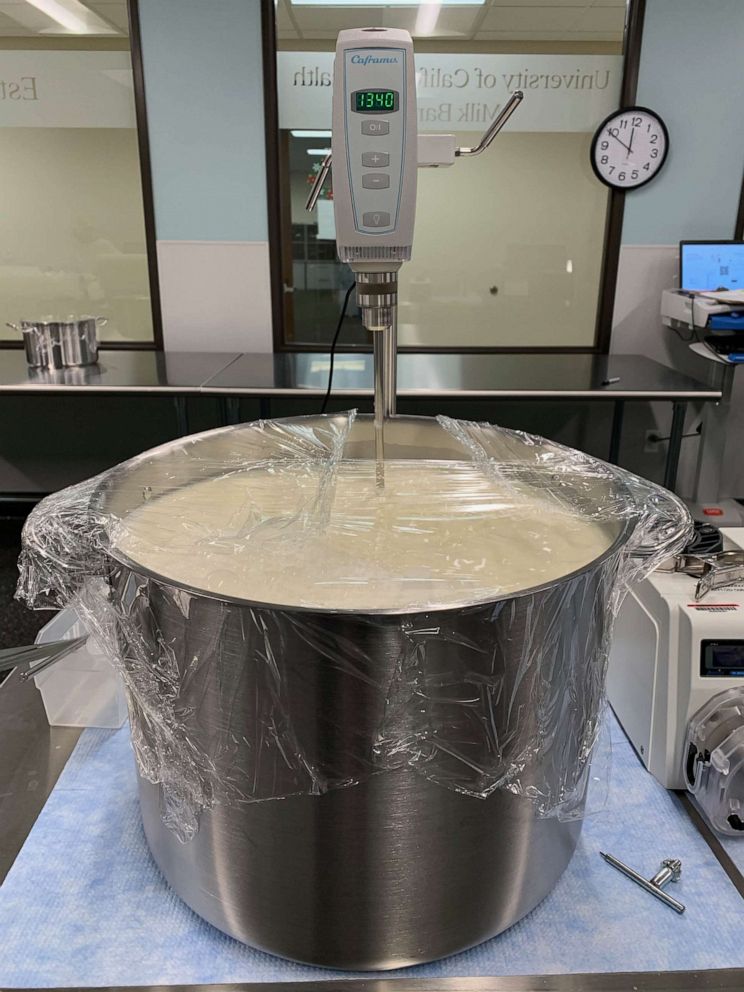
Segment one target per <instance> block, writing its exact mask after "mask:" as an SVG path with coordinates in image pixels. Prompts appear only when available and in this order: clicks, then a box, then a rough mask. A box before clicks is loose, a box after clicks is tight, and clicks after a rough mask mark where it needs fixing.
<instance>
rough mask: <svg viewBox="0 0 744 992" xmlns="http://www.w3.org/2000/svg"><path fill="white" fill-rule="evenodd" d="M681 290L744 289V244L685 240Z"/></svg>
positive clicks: (680, 273) (680, 256) (682, 250)
mask: <svg viewBox="0 0 744 992" xmlns="http://www.w3.org/2000/svg"><path fill="white" fill-rule="evenodd" d="M679 288H680V289H687V290H697V291H701V290H702V291H708V292H710V291H711V290H715V289H744V241H681V242H680V245H679Z"/></svg>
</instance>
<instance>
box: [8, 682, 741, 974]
mask: <svg viewBox="0 0 744 992" xmlns="http://www.w3.org/2000/svg"><path fill="white" fill-rule="evenodd" d="M80 733H81V731H79V730H75V729H72V728H65V727H49V725H48V724H47V721H46V716H45V713H44V709H43V706H42V703H41V696H40V695H39V693H38V691H37V689H36V687H35V686H34V684H33V682H28V683H22V682H21V681H20V679H19V676H18V672H17V671H16V672H14V673H12V674H11V675H10V676H9V678H8V679H7V680H6V681H5V682H4V683H3V684H2V685H0V754H2V755H3V758H4V760H3V761H1V762H0V824H2V830H0V884H2V882H3V879H4V878H5V876H6V875H7V873H8V871H9V870H10V867H11V866H12V864H13V861H14V860H15V857H16V855H17V854H18V852H19V851H20V849H21V847H22V846H23V844H24V842H25V840H26V837H27V836H28V834H29V832H30V830H31V827H32V826H33V824H34V822H35V820H36V818H37V817H38V815H39V813H40V812H41V810H42V808H43V806H44V804H45V803H46V800H47V799H48V797H49V795H50V793H51V791H52V789H53V788H54V785H55V783H56V781H57V778H58V777H59V775H60V773H61V771H62V769H63V768H64V766H65V764H66V762H67V759H68V758H69V756H70V754H71V753H72V750H73V748H74V746H75V743H76V742H77V739H78V737H79V735H80ZM698 827H699V829H700V831H701V833H702V834H703V836H704V837H705V838H706V840H707V841H708V843H709V844H710V845H711V848H712V849H713V851H714V853H716V850H715V846H714V845H715V844H716V843H717V842H716V840H715V838H714V837H713V835H712V834H711V833H710V831H709V830H708V828H707V827H706V826H705V825H704V824H702V823H698ZM718 846H719V847H720V845H718ZM724 867H725V866H724ZM740 891H741V890H740ZM711 939H715V935H712V936H711ZM32 945H33V941H32V940H31V943H30V948H31V951H33V946H32ZM0 948H1V943H0ZM95 988H99V989H102V988H103V987H102V986H97V985H96V975H95V973H93V974H91V975H90V989H91V992H92V989H95ZM339 988H342V989H343V990H346V992H627V990H629V989H635V990H637V992H712V990H718V992H729V990H730V992H733V990H741V989H742V988H744V968H741V969H721V970H711V971H702V972H683V971H672V972H625V973H613V974H575V975H534V976H529V975H517V976H510V977H497V976H494V977H489V978H444V979H442V978H439V979H436V980H433V979H421V978H418V979H406V978H402V979H401V978H398V979H386V978H382V977H380V978H376V977H370V978H369V979H365V980H356V981H348V980H344V981H336V982H328V981H318V982H296V983H285V982H279V983H271V984H269V985H262V984H258V983H250V984H241V985H237V984H236V985H200V986H195V985H192V986H183V985H173V986H157V987H155V986H138V987H137V988H136V989H134V988H132V989H129V988H125V987H123V988H120V989H118V990H116V992H189V990H193V992H240V990H245V992H335V990H337V989H339ZM108 992H115V990H114V989H109V990H108Z"/></svg>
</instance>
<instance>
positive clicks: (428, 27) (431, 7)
mask: <svg viewBox="0 0 744 992" xmlns="http://www.w3.org/2000/svg"><path fill="white" fill-rule="evenodd" d="M441 9H442V4H441V0H434V2H429V3H422V4H421V6H420V7H419V9H418V14H417V15H416V25H415V27H414V29H413V33H414V34H417V35H427V34H434V29H435V28H436V26H437V21H438V20H439V12H440V11H441Z"/></svg>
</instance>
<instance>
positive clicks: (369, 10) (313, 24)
mask: <svg viewBox="0 0 744 992" xmlns="http://www.w3.org/2000/svg"><path fill="white" fill-rule="evenodd" d="M383 14H384V8H383V7H293V8H292V16H293V18H294V20H295V23H296V25H297V27H298V28H299V29H300V31H301V32H302V33H303V35H306V36H307V37H308V38H310V37H315V35H312V34H310V33H309V32H315V31H322V32H323V35H322V37H326V35H327V34H328V32H331V33H332V34H338V32H339V31H342V30H343V29H344V28H364V27H377V26H378V25H381V24H382V18H383Z"/></svg>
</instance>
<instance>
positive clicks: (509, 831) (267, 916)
mask: <svg viewBox="0 0 744 992" xmlns="http://www.w3.org/2000/svg"><path fill="white" fill-rule="evenodd" d="M307 422H308V423H309V424H311V425H312V424H313V423H314V422H315V421H313V420H312V419H311V418H308V421H307ZM234 431H240V428H230V429H227V430H224V431H214V432H210V433H209V434H205V435H200V436H197V437H196V438H192V439H185V440H184V441H177V442H174V443H173V444H171V445H168V446H165V447H164V448H161V449H157V450H156V451H155V452H150V453H146V454H145V455H143V456H141V457H140V458H139V459H137V460H135V461H134V462H130V463H128V465H126V466H124V467H123V468H122V470H121V471H120V472H114V473H113V474H112V475H111V476H110V477H108V478H107V481H106V482H105V484H104V486H103V488H102V490H101V492H100V494H99V498H98V507H99V509H100V510H101V511H103V512H104V513H106V514H108V513H113V514H115V515H116V516H122V515H123V516H125V515H126V513H127V512H129V511H130V510H132V509H134V508H135V507H136V506H138V505H140V503H141V502H142V500H143V499H155V498H157V496H158V495H159V493H160V492H165V491H168V490H170V489H172V488H173V487H175V486H179V485H184V484H188V483H189V482H190V481H193V480H194V479H195V478H197V477H198V478H204V477H205V475H207V476H208V475H209V473H210V472H217V471H221V470H222V467H223V466H224V464H225V459H226V458H227V457H229V453H230V450H231V447H232V445H233V442H234V439H235V438H236V437H237V436H238V435H236V434H235V433H233V432H234ZM373 452H374V440H373V429H372V424H371V420H370V419H369V418H359V419H358V420H357V421H356V423H355V424H354V428H353V431H352V434H351V437H350V440H349V442H348V443H347V446H346V449H345V455H346V457H351V458H360V457H364V458H370V457H373ZM386 453H387V455H388V457H392V458H400V457H406V458H439V459H458V460H462V459H463V449H462V448H461V447H459V446H458V444H457V443H456V442H455V440H454V439H453V438H452V437H450V436H449V435H448V434H447V433H446V432H445V431H443V430H442V428H441V427H440V426H439V425H438V424H437V423H436V422H435V421H432V420H427V419H423V418H422V419H417V418H398V419H396V420H395V421H394V422H392V423H391V424H390V425H389V426H388V428H387V449H386ZM200 455H204V457H200ZM210 466H211V467H210ZM596 485H597V487H598V489H597V498H598V501H599V500H600V499H602V498H606V497H607V495H608V489H609V490H612V492H611V493H610V495H611V496H612V497H616V498H617V499H618V500H623V499H625V498H627V494H626V493H624V491H623V484H622V482H620V481H618V482H614V481H608V479H607V478H605V479H603V480H598V481H597V483H596ZM564 489H565V480H564ZM585 496H586V493H584V497H585ZM607 528H608V529H607V548H606V551H605V552H604V554H602V555H601V556H600V557H599V558H598V559H597V560H596V561H593V562H592V563H591V564H590V565H589V566H588V567H586V568H585V569H583V570H581V571H580V572H578V573H574V574H572V575H567V576H565V577H564V578H563V579H561V580H560V581H557V582H554V583H552V584H550V585H548V586H543V587H540V588H534V589H528V590H524V591H523V592H521V593H519V594H518V595H514V596H511V597H508V598H507V599H503V600H500V601H495V602H494V601H489V602H477V603H472V604H469V605H468V606H466V607H458V608H452V607H451V606H450V607H448V606H447V604H442V608H441V609H432V610H427V611H425V612H420V613H414V614H404V615H399V614H398V615H396V614H395V613H394V612H388V613H376V614H371V613H370V614H359V613H355V614H348V613H344V612H334V611H327V612H322V613H320V612H312V611H307V610H303V609H299V608H294V607H292V605H291V604H285V605H281V604H280V605H277V606H272V605H266V604H255V603H249V602H245V601H239V600H231V599H220V598H217V597H215V596H213V595H208V594H205V593H201V592H199V591H198V590H194V589H183V588H181V587H179V586H178V585H177V584H174V583H173V582H172V581H169V579H168V577H167V576H162V575H155V574H153V573H151V572H148V570H147V569H144V568H142V567H141V566H138V565H137V563H136V562H133V561H131V560H129V559H127V558H125V557H123V556H122V554H121V553H120V552H117V551H111V552H110V554H111V561H110V565H111V570H110V583H111V588H112V590H113V597H114V600H115V602H116V603H117V605H118V607H119V609H120V610H121V611H122V613H124V614H125V615H126V618H127V622H126V629H125V633H124V639H125V642H127V643H124V644H123V645H122V654H123V657H124V661H125V664H126V663H127V662H126V659H127V655H128V652H130V653H131V652H133V651H134V650H135V649H136V650H137V651H139V652H141V650H142V646H143V645H145V646H146V647H148V646H149V648H151V650H152V658H153V665H155V664H158V663H159V662H158V660H157V659H158V652H159V651H160V650H161V649H162V646H163V645H166V646H167V649H168V651H169V652H172V659H173V663H174V664H175V665H176V666H177V669H178V676H179V677H178V680H177V682H178V688H177V692H176V693H175V696H173V697H172V698H171V699H170V700H169V705H172V712H174V713H176V714H178V715H179V719H181V720H182V721H183V725H184V734H185V735H186V736H187V737H188V740H189V746H190V748H191V750H193V751H195V752H198V753H202V754H205V755H206V756H207V757H208V764H209V765H210V766H211V767H213V769H214V772H215V777H216V778H219V779H220V780H221V781H222V782H227V783H229V784H232V785H236V786H239V785H240V784H241V783H240V776H241V773H242V769H241V762H242V761H243V760H245V761H246V762H249V761H250V762H255V763H256V766H257V761H256V759H255V752H256V749H257V748H259V747H260V746H261V743H262V742H261V741H260V740H259V736H260V734H264V735H265V729H266V726H267V724H266V722H265V721H264V722H263V723H262V727H263V729H262V730H261V731H260V732H259V731H258V730H257V729H256V724H257V722H261V721H262V718H263V717H265V716H266V714H265V713H262V712H259V710H260V709H261V708H262V707H265V706H266V699H267V697H268V696H270V695H271V690H272V686H271V685H270V683H269V681H267V679H268V676H267V674H266V669H267V667H268V666H267V665H266V663H265V662H266V655H265V650H266V637H267V631H268V632H269V633H270V635H271V639H272V644H274V645H280V646H281V653H280V655H277V656H275V658H274V661H275V663H276V665H277V666H278V668H279V669H280V674H281V690H280V691H281V695H282V699H281V712H282V714H284V716H285V717H286V725H287V726H290V727H291V729H292V733H293V734H294V735H295V739H296V740H297V741H298V742H301V745H302V748H303V754H304V757H305V760H306V761H307V763H308V764H309V765H310V766H312V767H314V768H316V769H332V772H333V777H334V780H335V781H342V780H343V779H345V778H346V779H349V780H356V779H360V781H359V783H358V784H356V785H350V786H348V787H345V788H336V789H332V790H331V791H328V792H326V793H325V794H321V795H307V794H306V795H292V791H293V786H295V788H294V791H295V792H296V791H297V789H296V782H295V779H294V778H293V775H292V773H291V772H290V770H289V769H288V767H287V766H286V765H285V764H283V763H282V761H281V760H280V759H279V758H278V757H277V756H276V754H274V758H272V759H267V762H266V763H264V764H262V765H261V767H260V769H259V771H260V774H261V775H263V776H265V777H267V778H268V779H271V780H272V781H273V785H274V788H275V790H276V794H277V795H281V794H284V795H285V796H286V798H283V799H274V800H269V801H263V802H245V801H236V802H231V801H230V800H229V798H228V799H227V800H226V801H224V802H220V801H218V802H216V803H215V805H214V806H213V808H211V809H210V808H207V809H203V810H202V811H201V813H200V814H199V815H198V830H197V832H196V834H195V835H194V836H193V837H191V839H188V840H187V841H186V842H183V841H182V840H181V839H179V838H178V837H177V836H176V834H175V833H174V832H173V830H172V829H170V827H169V826H168V825H166V822H164V820H166V821H167V820H168V818H169V816H171V815H172V809H170V807H171V806H172V797H166V796H165V795H164V790H163V787H162V785H160V784H158V785H154V784H152V783H151V782H149V781H146V780H145V778H143V777H140V799H141V805H142V815H143V820H144V826H145V832H146V835H147V840H148V843H149V845H150V848H151V850H152V854H153V856H154V858H155V860H156V862H157V864H158V865H159V866H160V868H161V870H162V871H163V873H164V875H165V876H166V878H167V879H168V881H169V882H170V884H171V885H172V887H173V888H174V889H175V890H176V892H177V893H179V895H180V896H181V897H182V898H183V899H184V900H185V902H186V903H188V905H189V906H191V907H192V909H194V910H195V911H196V912H197V913H199V914H200V915H201V916H203V917H205V918H206V919H207V920H209V921H210V922H211V923H213V924H214V925H215V926H216V927H219V928H220V929H221V930H223V931H225V932H226V933H228V934H231V935H233V936H234V937H237V938H238V939H239V940H242V941H245V942H247V943H249V944H252V945H254V946H256V947H259V948H262V949H264V950H267V951H270V952H272V953H275V954H278V955H281V956H284V957H288V958H292V959H296V960H299V961H304V962H309V963H312V964H316V965H326V966H331V967H335V968H345V969H387V968H395V967H400V966H405V965H411V964H414V963H417V962H422V961H427V960H431V959H434V958H438V957H441V956H444V955H448V954H452V953H454V952H456V951H460V950H462V949H464V948H467V947H470V946H472V945H474V944H477V943H479V942H481V941H483V940H486V939H487V938H489V937H493V936H494V935H496V934H498V933H500V932H501V931H503V930H504V929H506V928H507V927H509V926H511V925H512V924H513V923H515V922H516V921H517V920H519V919H520V917H522V916H524V914H525V913H528V912H529V911H530V910H531V909H532V908H533V907H534V906H536V905H537V904H538V903H539V902H540V901H541V900H542V899H543V898H544V897H545V896H546V895H547V894H548V893H549V892H550V890H551V889H552V888H553V886H554V885H555V883H556V881H557V880H558V878H559V876H560V875H561V873H562V872H563V870H564V869H565V867H566V865H567V864H568V862H569V860H570V859H571V856H572V854H573V852H574V848H575V846H576V842H577V839H578V837H579V833H580V830H581V820H580V818H576V819H569V820H562V819H561V818H560V817H556V816H549V817H546V816H541V815H539V813H538V811H537V808H536V804H535V802H533V801H532V800H531V799H530V798H527V797H526V796H527V795H529V793H530V789H531V787H534V789H535V790H536V791H538V792H539V790H540V789H541V788H542V785H543V783H544V782H545V781H553V782H560V781H561V779H562V776H563V775H564V773H565V772H566V771H568V772H569V773H570V774H569V775H568V776H567V779H568V780H570V779H571V775H572V774H573V773H574V772H575V771H576V769H577V768H579V767H580V766H583V765H585V764H586V760H587V755H586V753H584V752H583V751H582V748H583V747H584V743H585V740H586V730H587V726H588V724H589V723H590V722H591V721H592V720H595V719H596V717H597V712H598V709H599V706H600V696H601V689H602V682H603V671H602V668H603V665H604V661H605V659H604V648H605V647H606V645H605V644H604V639H605V638H606V636H607V623H608V617H607V608H606V604H607V602H608V600H609V598H610V587H611V585H612V582H613V580H614V577H615V571H616V566H617V561H618V553H619V550H620V548H621V547H622V545H623V544H624V543H625V541H626V540H627V538H628V536H629V534H630V533H631V532H632V529H633V526H632V523H627V522H625V521H622V520H620V521H616V522H615V523H613V524H608V525H607ZM185 600H188V604H187V605H185ZM411 630H414V631H420V632H422V636H423V637H424V638H426V637H427V635H426V633H425V632H426V631H429V632H430V634H431V636H430V637H429V638H428V640H427V643H426V652H425V659H426V666H427V671H426V672H425V673H423V674H424V676H425V679H426V684H427V686H428V690H427V693H425V694H423V697H422V699H421V701H420V704H419V709H420V708H421V707H424V708H426V707H430V708H431V709H432V712H440V713H447V714H448V716H447V719H448V720H449V721H450V723H451V726H449V731H451V733H452V735H453V739H458V738H459V739H466V738H467V736H468V733H469V730H470V728H469V727H468V721H469V720H470V719H471V716H470V714H469V711H468V708H467V706H458V707H454V708H452V710H451V713H449V711H448V710H447V709H446V707H447V700H446V696H447V694H448V693H452V692H460V693H462V692H463V691H464V689H470V690H473V689H474V687H477V686H479V685H482V684H484V681H487V680H488V679H489V678H493V677H494V674H495V673H496V674H497V675H499V676H500V677H501V678H502V679H503V686H504V691H503V692H502V693H501V694H500V696H499V697H498V698H496V699H494V702H493V711H492V718H493V719H494V721H496V723H497V724H499V723H500V722H503V726H504V727H506V724H507V722H509V721H513V720H514V715H515V714H519V717H518V719H519V721H520V728H521V730H522V731H524V733H525V734H530V733H531V734H533V735H534V739H535V740H542V741H543V747H542V750H541V752H540V754H539V755H538V756H537V757H536V758H535V760H534V761H532V762H527V764H526V767H525V769H524V772H523V774H522V777H521V779H520V783H519V784H520V790H521V792H522V793H523V794H521V795H515V794H513V793H512V792H510V791H507V790H504V789H497V790H496V791H493V792H492V793H491V794H490V795H489V796H488V798H486V799H480V798H474V797H473V796H471V795H465V794H461V793H459V792H457V791H454V790H452V789H450V788H447V787H445V785H443V784H439V783H438V782H433V781H429V780H427V779H426V778H425V777H423V776H422V775H421V774H419V773H417V772H415V771H413V770H411V769H410V768H408V767H398V768H394V769H392V770H388V771H382V772H379V773H377V774H371V775H370V774H368V772H369V767H368V764H367V759H368V758H369V742H370V741H371V740H373V739H374V737H375V734H376V732H377V731H379V728H380V725H381V722H382V721H383V719H385V720H386V721H387V724H386V735H388V736H389V737H391V738H396V736H397V737H405V735H406V734H407V733H408V732H409V730H410V726H409V724H410V720H411V713H412V712H413V711H412V710H411V708H410V707H406V706H402V707H401V708H400V709H399V710H395V709H393V712H392V716H391V713H390V711H389V710H388V711H386V706H387V704H388V703H389V696H390V693H391V692H393V691H394V690H393V689H392V688H391V687H394V686H395V684H396V679H397V678H399V677H400V666H401V664H404V665H405V663H406V659H407V658H408V659H410V658H411V657H412V656H411V652H410V637H411ZM437 631H439V632H442V631H447V636H446V637H441V636H437V633H436V632H437ZM526 639H529V641H530V643H531V644H533V645H535V644H536V645H539V646H540V650H543V651H544V652H545V663H544V665H542V666H541V667H540V671H539V673H538V672H533V673H532V674H531V675H530V676H529V677H526V676H525V673H524V666H523V662H524V658H525V645H526ZM339 645H345V646H347V648H348V650H349V651H352V650H353V657H354V659H355V664H354V666H351V665H341V664H336V663H335V656H334V651H335V650H336V649H337V647H338V646H339ZM195 659H202V661H203V660H204V659H210V663H209V664H201V665H200V666H196V667H195V664H194V663H195ZM135 677H136V676H135ZM272 684H273V683H272ZM437 685H439V686H440V689H439V690H438V691H439V692H440V693H441V698H437V690H436V689H435V688H432V687H435V686H437ZM384 687H388V688H387V689H386V690H385V691H383V689H384ZM546 687H547V696H549V698H550V699H551V700H552V701H553V702H552V709H551V711H550V712H546V711H545V708H544V706H543V705H542V704H544V703H545V699H546V698H547V697H546V693H545V690H546ZM274 690H275V691H277V692H278V691H279V690H276V687H275V685H274ZM475 691H478V690H477V688H476V689H475ZM569 697H571V698H569ZM577 697H578V698H577ZM538 699H541V704H538ZM131 705H132V717H133V724H134V725H135V727H136V728H137V729H136V733H137V734H138V735H140V743H141V744H142V745H143V746H144V748H145V750H146V749H147V747H148V745H149V744H153V743H154V739H153V738H152V734H153V731H152V720H153V714H152V712H144V711H143V710H142V707H141V705H140V703H139V702H138V700H137V699H133V700H132V701H131ZM437 707H440V710H437ZM442 707H443V708H444V709H441V708H442ZM396 712H397V713H398V715H397V716H396V715H395V714H396ZM551 735H552V736H551ZM226 741H230V742H232V743H231V746H230V747H227V748H226V746H225V742H226ZM439 757H440V759H441V760H440V772H441V774H440V778H441V779H442V780H446V778H447V773H448V766H447V760H446V755H444V756H443V755H440V756H439ZM272 762H273V763H272ZM246 773H247V769H246ZM250 774H255V768H254V769H253V770H252V771H251V773H250ZM236 791H240V790H239V789H236ZM581 806H582V800H581V799H579V801H578V805H577V808H576V810H575V812H578V813H579V814H580V813H581ZM169 810H170V811H169Z"/></svg>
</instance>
